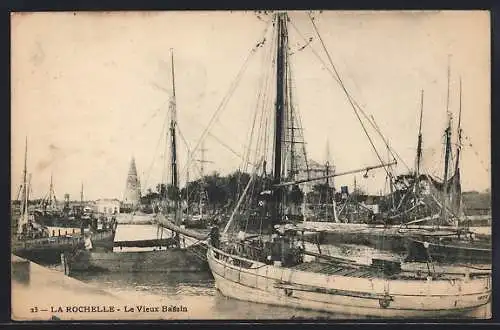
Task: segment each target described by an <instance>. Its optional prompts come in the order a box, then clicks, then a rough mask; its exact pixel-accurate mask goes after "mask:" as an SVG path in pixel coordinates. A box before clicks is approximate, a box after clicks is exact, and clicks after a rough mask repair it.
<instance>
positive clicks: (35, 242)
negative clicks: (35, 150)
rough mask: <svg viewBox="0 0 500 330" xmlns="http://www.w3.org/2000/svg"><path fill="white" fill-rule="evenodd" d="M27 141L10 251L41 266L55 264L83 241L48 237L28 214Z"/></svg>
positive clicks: (65, 237)
mask: <svg viewBox="0 0 500 330" xmlns="http://www.w3.org/2000/svg"><path fill="white" fill-rule="evenodd" d="M27 159H28V139H27V138H26V144H25V153H24V170H23V184H22V187H21V188H22V200H21V205H20V215H19V218H18V221H17V226H16V227H17V232H16V233H15V234H14V236H13V237H12V244H11V249H12V253H13V254H14V255H17V256H19V257H22V258H26V259H29V260H31V261H34V262H37V263H42V264H56V263H58V262H59V261H60V256H61V253H63V252H64V251H70V250H73V249H75V248H78V247H79V246H81V245H82V243H83V241H82V238H81V237H80V236H67V235H64V236H57V237H49V236H50V233H49V231H48V229H47V228H46V227H45V226H43V225H41V224H40V223H37V222H36V219H35V217H34V216H33V215H31V214H30V213H29V209H28V204H29V194H30V186H31V174H30V175H29V176H28V169H27Z"/></svg>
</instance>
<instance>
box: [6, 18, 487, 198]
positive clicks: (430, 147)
mask: <svg viewBox="0 0 500 330" xmlns="http://www.w3.org/2000/svg"><path fill="white" fill-rule="evenodd" d="M313 15H314V17H315V23H316V25H317V28H318V30H319V32H320V34H321V37H322V39H323V42H324V44H325V46H326V48H327V49H328V53H329V54H330V56H331V58H332V61H333V63H334V65H335V67H336V69H337V71H338V72H339V74H340V76H341V78H342V80H343V82H344V84H345V86H346V89H347V90H348V91H349V93H350V94H351V95H352V96H353V98H354V99H355V100H356V101H357V102H358V103H359V104H360V105H361V106H362V107H363V109H364V110H365V112H366V113H367V114H368V115H373V117H374V118H375V120H376V123H377V125H378V126H379V127H380V130H381V132H382V133H383V134H384V136H385V137H386V139H387V140H388V141H389V144H390V146H391V147H392V148H393V149H394V150H396V151H397V153H398V154H399V155H400V156H401V158H402V159H403V160H404V162H405V163H406V164H408V166H409V167H413V164H414V158H415V149H416V143H417V134H418V119H419V112H420V93H421V90H424V104H423V109H424V114H423V145H424V159H423V166H424V167H425V168H426V170H427V171H429V173H431V174H435V175H437V176H442V172H443V169H442V167H443V165H442V163H443V162H442V160H441V158H442V157H441V155H442V150H443V131H444V128H445V126H446V118H447V117H446V103H447V102H446V100H447V85H448V84H447V68H448V64H449V67H450V97H449V110H450V112H451V113H453V121H452V123H453V127H454V136H453V139H454V141H456V134H455V133H456V132H455V130H456V125H457V118H458V110H459V81H460V79H461V81H462V128H463V136H464V139H463V142H464V144H466V146H464V148H463V151H462V158H461V164H462V166H461V171H462V173H461V174H462V185H463V190H479V191H481V190H485V189H488V188H489V187H490V26H489V13H488V12H486V11H456V12H454V11H408V12H398V11H392V12H375V11H363V12H360V11H354V12H353V11H323V12H321V13H319V12H315V13H313ZM289 16H290V19H291V22H292V23H293V26H291V24H289V39H290V48H291V50H292V51H295V53H294V55H293V56H291V61H293V70H294V80H295V90H294V97H295V103H296V106H297V108H298V109H299V111H300V115H301V117H302V124H303V128H304V137H305V140H306V141H307V144H306V149H307V153H308V157H309V158H310V159H314V160H315V161H318V162H324V161H325V159H326V155H327V153H326V145H327V143H328V145H329V149H330V150H329V155H330V162H333V163H334V164H335V166H336V168H337V171H349V170H352V169H357V168H361V167H365V166H370V165H377V164H378V163H379V162H378V159H377V156H376V154H375V153H374V152H373V150H372V148H371V146H370V143H369V141H368V139H367V137H366V135H365V133H364V132H363V129H362V127H361V126H360V124H359V122H358V121H357V119H356V116H355V114H354V112H353V110H352V108H351V106H350V105H349V102H348V101H347V98H346V96H345V94H344V93H343V91H342V89H341V88H340V87H339V85H338V83H337V82H336V81H335V80H334V79H333V78H332V76H331V75H330V74H329V73H328V70H327V68H328V69H330V67H329V62H328V59H327V57H326V54H325V52H324V51H323V48H322V45H321V42H320V39H319V38H318V37H317V35H316V34H315V31H314V29H313V26H312V24H311V21H310V20H309V17H308V15H307V13H305V12H291V13H289ZM268 20H269V16H266V15H257V14H256V13H255V12H220V11H219V12H88V13H84V12H79V13H72V12H58V13H56V12H51V13H13V14H12V16H11V34H12V36H11V43H12V47H11V52H12V55H11V63H12V65H11V88H12V90H11V95H12V98H11V99H12V109H11V113H12V115H11V118H12V119H11V120H12V122H11V125H12V129H11V187H12V189H11V190H12V197H13V198H15V196H16V194H17V189H18V187H19V185H20V184H21V182H22V170H23V162H24V143H25V139H26V138H27V141H28V162H27V166H28V172H29V173H31V174H32V182H31V183H32V194H33V196H34V197H41V196H43V195H44V194H46V193H47V192H48V188H49V182H50V176H51V175H53V182H54V188H55V192H56V195H57V197H58V198H59V199H62V197H63V195H64V193H69V194H70V196H71V198H72V199H73V198H74V199H79V194H80V189H81V185H82V183H83V185H84V194H85V198H86V199H97V198H115V197H116V198H122V195H123V193H124V191H125V183H126V178H127V172H128V169H129V165H130V160H131V158H132V157H135V160H136V165H137V170H138V174H139V176H140V180H141V184H142V188H143V191H146V189H147V188H153V187H154V186H155V185H156V184H157V183H158V182H161V181H162V180H163V179H162V177H165V175H168V173H166V172H165V170H164V168H165V158H164V157H163V154H164V150H165V146H166V143H165V133H164V132H163V126H164V122H165V118H166V115H167V112H168V101H169V99H170V96H171V90H172V87H171V85H172V82H171V65H170V52H171V49H173V51H174V61H175V84H176V102H177V116H178V127H179V133H180V135H181V137H180V138H179V142H178V143H179V162H180V169H181V173H180V176H181V178H180V179H181V182H184V181H185V180H186V171H183V169H185V165H186V161H187V151H186V145H185V144H184V139H185V141H186V142H187V144H188V145H189V148H193V147H194V146H195V145H197V143H198V141H199V140H200V136H201V135H202V132H203V131H204V130H205V129H206V127H207V123H208V122H209V121H210V120H211V118H212V117H213V116H214V113H216V111H217V109H218V107H219V105H220V104H221V102H222V100H223V99H224V97H226V95H229V94H230V95H231V98H230V99H229V101H228V102H227V104H226V106H225V107H223V108H222V110H220V112H218V114H219V115H218V117H217V120H216V121H215V123H214V124H213V125H211V127H210V130H209V132H210V135H209V136H208V137H207V138H206V139H205V142H204V147H205V148H206V152H205V157H206V160H209V161H211V163H206V164H205V172H206V173H209V172H212V171H219V172H221V173H223V174H225V173H229V172H231V171H234V170H235V169H236V168H238V166H240V165H241V163H242V162H241V159H240V158H239V157H238V156H237V155H236V154H239V155H241V154H243V153H244V148H245V146H246V145H248V141H247V132H248V131H249V129H250V122H251V118H252V115H253V113H254V111H255V109H256V102H257V97H258V95H259V88H260V87H262V85H261V80H260V79H261V77H262V73H263V72H265V69H266V68H264V67H263V64H264V63H265V62H264V56H265V49H266V48H265V47H262V49H261V48H259V49H257V51H256V52H254V53H251V50H252V49H253V47H254V46H255V45H256V44H257V43H258V42H260V41H262V39H263V36H265V31H269V30H266V28H267V27H268V25H269V24H268ZM299 32H300V34H299ZM267 35H269V33H268V34H267ZM302 37H305V38H306V39H308V38H309V37H313V39H312V41H311V43H310V44H308V46H307V47H305V48H304V49H303V50H301V51H298V49H300V48H301V47H302V46H303V45H305V42H304V40H303V39H302ZM267 40H270V39H269V38H267ZM268 43H269V42H268ZM266 47H269V45H266ZM249 54H252V55H249ZM315 54H319V56H320V57H321V58H322V61H321V60H319V59H318V57H317V56H316V55H315ZM248 56H250V57H249V60H248V66H247V67H246V70H245V71H244V73H243V74H242V76H241V81H240V83H239V84H238V86H237V88H236V89H235V90H234V92H232V93H228V91H229V90H230V87H231V84H232V83H233V81H234V80H235V77H236V76H237V73H238V72H239V71H240V69H241V68H242V66H243V64H244V63H245V59H246V58H247V57H248ZM325 65H326V66H327V68H325ZM269 134H271V132H270V133H269ZM371 134H372V135H373V130H372V131H371ZM221 141H222V143H221ZM375 143H376V144H377V146H378V148H380V150H381V152H380V153H381V155H382V156H384V157H387V156H386V154H387V153H386V152H385V151H384V146H383V144H382V143H381V140H380V139H379V140H378V142H377V141H375ZM470 144H472V147H471V146H470ZM199 157H200V156H199V154H198V155H197V156H195V158H197V159H199ZM395 169H396V172H398V171H399V172H403V171H405V169H406V167H405V166H404V164H403V162H401V161H399V163H398V165H397V167H396V168H395ZM189 175H190V178H193V177H196V175H197V174H196V173H195V172H194V170H193V169H192V170H191V171H190V172H189ZM353 180H354V176H352V175H351V176H345V177H338V178H336V185H343V184H352V182H353ZM356 180H357V184H358V186H360V187H362V188H363V189H365V190H366V191H368V192H371V193H378V192H380V191H381V190H383V189H385V188H384V182H385V173H384V171H383V170H375V171H371V172H370V173H369V177H368V178H367V179H364V178H363V177H362V173H361V174H358V175H356Z"/></svg>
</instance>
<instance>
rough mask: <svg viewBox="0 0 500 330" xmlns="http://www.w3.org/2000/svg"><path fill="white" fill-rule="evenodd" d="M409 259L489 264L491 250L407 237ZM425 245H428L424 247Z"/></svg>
mask: <svg viewBox="0 0 500 330" xmlns="http://www.w3.org/2000/svg"><path fill="white" fill-rule="evenodd" d="M407 241H408V243H407V244H408V249H409V250H408V251H409V259H410V260H415V261H426V260H428V257H429V256H430V257H431V258H432V260H434V261H446V262H450V263H453V262H462V263H468V264H491V262H492V255H491V254H492V251H491V248H489V249H488V248H479V247H474V246H473V245H472V244H471V246H463V245H459V244H457V243H454V242H453V241H451V242H449V243H442V242H439V241H437V240H436V241H434V242H432V240H431V242H428V241H429V240H425V239H417V238H412V237H408V238H407ZM426 245H428V246H427V247H426Z"/></svg>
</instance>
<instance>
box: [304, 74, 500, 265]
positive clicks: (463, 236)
mask: <svg viewBox="0 0 500 330" xmlns="http://www.w3.org/2000/svg"><path fill="white" fill-rule="evenodd" d="M448 79H449V78H448ZM461 95H462V87H461V81H460V109H459V121H458V141H457V150H456V160H455V167H454V174H453V175H452V176H451V178H450V177H449V172H450V170H449V163H450V158H451V117H449V121H448V125H447V127H446V129H445V146H446V148H445V155H444V158H445V161H444V163H445V169H444V173H445V175H444V179H443V181H442V182H441V181H440V180H439V179H435V178H433V177H431V176H430V175H429V174H428V173H426V172H425V171H424V170H423V169H422V166H421V160H422V114H423V91H422V93H421V102H420V124H419V132H418V141H417V155H416V160H415V171H414V172H413V173H408V174H402V175H398V176H396V177H394V178H393V177H392V176H391V177H390V180H391V190H392V186H393V183H394V182H397V183H399V185H398V187H396V188H395V189H394V190H395V191H394V192H392V193H391V195H390V196H388V197H389V198H392V200H393V203H394V204H393V206H394V207H393V208H392V209H391V210H390V211H391V212H389V213H386V214H383V215H382V217H383V219H384V220H386V221H385V222H386V224H384V225H373V224H350V223H349V224H344V223H342V224H337V223H311V222H309V223H307V224H304V225H305V226H306V227H308V228H309V229H311V228H315V230H314V231H312V232H310V233H311V235H310V236H309V237H308V238H307V240H308V241H313V242H319V243H322V244H329V243H333V244H334V243H338V242H342V243H347V244H361V245H367V246H370V247H373V248H376V249H381V250H387V251H394V252H408V253H409V256H408V259H407V260H412V261H423V262H427V261H428V260H429V258H431V260H433V261H443V262H446V263H452V262H463V263H469V264H491V235H477V234H476V233H475V230H477V229H473V228H469V227H468V226H467V225H464V224H465V223H466V222H467V218H466V217H465V214H464V213H463V208H462V204H461V202H462V201H461V187H460V150H461V127H460V124H461ZM447 111H448V110H447ZM450 116H451V115H450ZM425 191H427V192H425ZM396 193H398V195H399V196H398V198H397V199H396V201H394V195H395V194H396ZM445 210H446V211H445ZM452 220H454V221H452ZM459 223H460V225H459V226H457V225H458V224H459ZM315 233H316V234H315Z"/></svg>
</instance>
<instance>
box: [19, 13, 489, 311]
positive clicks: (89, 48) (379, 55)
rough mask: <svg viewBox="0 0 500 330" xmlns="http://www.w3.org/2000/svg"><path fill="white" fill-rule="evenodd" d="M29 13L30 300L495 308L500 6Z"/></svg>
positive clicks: (123, 307)
mask: <svg viewBox="0 0 500 330" xmlns="http://www.w3.org/2000/svg"><path fill="white" fill-rule="evenodd" d="M10 25H11V172H10V173H11V179H10V180H11V183H10V185H11V202H10V207H11V219H10V228H11V229H10V231H11V244H10V245H11V288H12V289H11V307H12V311H11V318H12V320H15V321H48V320H53V321H82V320H94V321H98V320H99V321H103V320H210V319H217V320H231V319H233V320H266V319H267V320H341V319H350V320H372V319H373V320H381V319H394V320H397V319H427V320H428V319H438V320H453V319H490V318H491V295H492V237H491V225H492V213H491V160H490V151H491V145H490V144H491V138H490V132H491V123H490V111H491V87H490V81H491V77H490V72H491V69H490V66H491V63H490V61H491V58H490V57H491V55H490V52H491V40H490V13H489V12H488V11H458V10H456V11H454V10H432V11H431V10H420V11H375V10H371V11H332V10H330V11H327V10H325V11H319V10H318V11H265V10H262V11H229V10H228V11H93V12H91V11H88V12H83V11H82V12H13V13H11V16H10Z"/></svg>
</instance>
